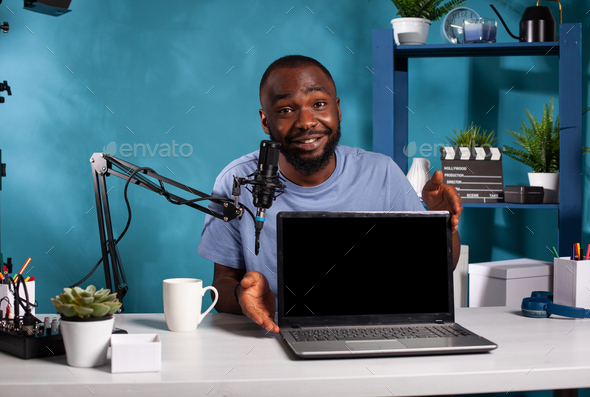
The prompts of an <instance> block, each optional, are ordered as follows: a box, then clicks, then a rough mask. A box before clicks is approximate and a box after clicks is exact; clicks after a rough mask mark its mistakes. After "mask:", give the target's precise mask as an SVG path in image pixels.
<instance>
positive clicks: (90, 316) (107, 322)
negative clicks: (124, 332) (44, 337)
mask: <svg viewBox="0 0 590 397" xmlns="http://www.w3.org/2000/svg"><path fill="white" fill-rule="evenodd" d="M110 292H111V291H110V290H108V289H104V288H101V289H100V290H98V291H97V290H96V287H95V286H94V285H89V286H88V287H87V288H86V289H82V288H80V287H74V288H64V293H63V294H60V295H58V296H56V297H55V298H52V299H51V302H52V303H53V305H54V306H55V309H56V310H57V312H58V313H59V314H60V315H61V319H60V332H61V334H62V337H63V341H64V347H65V350H66V359H67V362H68V364H69V365H71V366H73V367H98V366H101V365H104V364H105V363H106V360H107V349H108V344H109V339H110V337H111V334H112V331H113V325H114V322H115V319H114V318H113V313H115V312H116V311H117V310H119V308H120V307H121V305H122V304H121V302H119V300H118V299H117V294H114V293H113V294H111V293H110Z"/></svg>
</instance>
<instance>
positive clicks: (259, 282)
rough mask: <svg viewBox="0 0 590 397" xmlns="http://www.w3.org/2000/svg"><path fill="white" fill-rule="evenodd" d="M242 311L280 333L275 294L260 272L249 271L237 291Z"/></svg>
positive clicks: (264, 326)
mask: <svg viewBox="0 0 590 397" xmlns="http://www.w3.org/2000/svg"><path fill="white" fill-rule="evenodd" d="M236 293H237V296H238V302H239V303H240V306H241V308H242V313H244V315H245V316H246V317H248V318H250V319H251V320H252V321H254V322H255V323H256V324H258V325H260V326H261V327H262V328H264V329H266V330H267V331H269V332H274V333H275V334H278V333H279V326H278V325H276V324H275V322H274V318H275V309H276V308H275V305H276V303H275V295H274V294H273V293H272V291H271V289H270V287H269V286H268V280H267V279H266V277H265V276H264V275H263V274H262V273H259V272H255V271H250V272H247V273H246V274H245V275H244V277H243V278H242V281H241V282H240V286H239V287H238V290H237V291H236Z"/></svg>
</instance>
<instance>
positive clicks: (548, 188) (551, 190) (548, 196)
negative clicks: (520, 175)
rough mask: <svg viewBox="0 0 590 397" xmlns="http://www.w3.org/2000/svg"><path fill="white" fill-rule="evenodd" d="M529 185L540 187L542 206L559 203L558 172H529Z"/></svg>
mask: <svg viewBox="0 0 590 397" xmlns="http://www.w3.org/2000/svg"><path fill="white" fill-rule="evenodd" d="M529 185H530V186H542V187H543V191H544V195H543V203H544V204H557V203H559V173H558V172H529Z"/></svg>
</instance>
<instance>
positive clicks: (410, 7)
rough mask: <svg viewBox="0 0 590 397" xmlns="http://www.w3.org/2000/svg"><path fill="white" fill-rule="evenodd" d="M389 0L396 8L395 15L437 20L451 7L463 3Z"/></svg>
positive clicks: (462, 2) (429, 0)
mask: <svg viewBox="0 0 590 397" xmlns="http://www.w3.org/2000/svg"><path fill="white" fill-rule="evenodd" d="M443 1H444V0H391V2H392V3H393V4H394V5H395V7H396V8H397V15H400V16H401V17H403V18H425V19H429V20H430V21H432V22H434V21H438V20H439V19H440V18H442V17H443V16H444V15H445V14H446V13H448V12H449V11H451V10H452V9H453V8H455V7H457V6H460V5H463V4H465V1H464V0H450V1H446V2H445V3H444V4H442V5H441V3H442V2H443Z"/></svg>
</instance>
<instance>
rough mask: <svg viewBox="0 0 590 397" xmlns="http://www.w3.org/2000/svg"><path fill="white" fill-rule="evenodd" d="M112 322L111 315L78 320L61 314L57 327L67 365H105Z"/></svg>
mask: <svg viewBox="0 0 590 397" xmlns="http://www.w3.org/2000/svg"><path fill="white" fill-rule="evenodd" d="M114 323H115V319H114V318H113V317H112V316H111V317H110V318H109V317H106V318H100V319H93V318H90V319H79V320H75V319H69V318H67V317H63V316H62V317H61V319H60V323H59V328H60V332H61V334H62V337H63V341H64V348H65V350H66V360H67V362H68V365H70V366H72V367H82V368H90V367H100V366H101V365H105V364H106V362H107V350H108V347H109V340H110V338H111V334H112V333H113V325H114Z"/></svg>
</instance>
